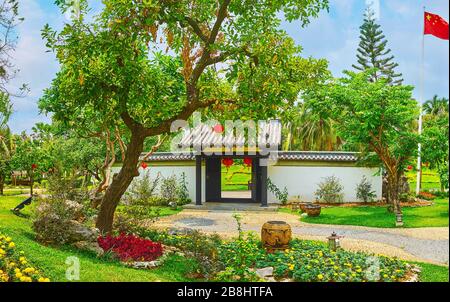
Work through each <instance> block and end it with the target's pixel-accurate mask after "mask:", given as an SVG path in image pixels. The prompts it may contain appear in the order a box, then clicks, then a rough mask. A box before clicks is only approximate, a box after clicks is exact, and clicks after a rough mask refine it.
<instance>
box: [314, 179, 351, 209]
mask: <svg viewBox="0 0 450 302" xmlns="http://www.w3.org/2000/svg"><path fill="white" fill-rule="evenodd" d="M343 190H344V187H343V186H342V185H341V183H340V181H339V178H337V177H336V176H330V177H325V178H324V180H323V181H322V182H321V183H319V188H318V189H317V191H316V192H315V195H316V198H317V200H318V201H320V202H325V203H342V202H343V201H344V193H342V191H343Z"/></svg>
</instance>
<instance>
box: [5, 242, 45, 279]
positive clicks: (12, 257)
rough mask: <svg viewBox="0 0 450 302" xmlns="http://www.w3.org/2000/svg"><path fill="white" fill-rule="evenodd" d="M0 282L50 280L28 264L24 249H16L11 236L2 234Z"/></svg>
mask: <svg viewBox="0 0 450 302" xmlns="http://www.w3.org/2000/svg"><path fill="white" fill-rule="evenodd" d="M0 246H1V248H0V259H1V261H0V282H50V279H48V278H46V277H44V276H42V275H41V274H40V273H39V271H38V270H37V269H36V268H34V267H32V266H30V265H27V264H28V260H27V258H26V257H25V253H24V251H16V245H15V243H14V242H13V241H12V238H11V237H7V236H5V235H2V234H0Z"/></svg>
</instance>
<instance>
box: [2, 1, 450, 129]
mask: <svg viewBox="0 0 450 302" xmlns="http://www.w3.org/2000/svg"><path fill="white" fill-rule="evenodd" d="M367 1H375V7H378V8H379V10H378V17H379V19H378V22H379V23H380V25H381V27H382V29H383V31H384V34H385V36H386V38H387V39H388V47H389V48H390V49H391V50H392V54H393V55H394V56H395V61H396V62H397V63H398V64H399V67H398V71H399V72H401V73H402V74H403V78H404V80H405V84H408V85H413V86H414V87H415V90H414V97H415V98H416V99H420V96H421V93H420V91H421V89H420V87H421V85H420V83H421V81H420V78H421V77H420V74H421V66H422V64H421V62H422V61H421V57H422V55H421V54H422V51H421V49H422V32H423V7H424V6H426V10H427V11H428V12H431V13H435V14H439V15H440V16H442V17H443V18H444V19H445V20H447V22H448V19H449V18H448V17H449V1H448V0H330V9H329V12H326V11H323V12H322V13H321V14H320V16H319V17H318V18H317V19H314V20H312V22H311V23H310V24H309V25H308V26H307V27H306V28H302V27H301V26H300V23H299V22H293V23H287V22H284V23H283V24H282V28H283V29H285V30H286V31H287V32H288V34H289V35H290V36H291V37H293V38H294V39H295V41H296V43H297V44H299V45H301V46H302V47H303V53H302V55H303V56H306V57H309V56H311V57H314V58H324V59H327V60H328V61H329V68H330V70H331V71H332V73H333V75H334V76H341V75H342V71H343V70H350V69H352V67H351V66H352V64H354V63H356V49H357V47H358V43H359V26H360V25H361V23H362V20H363V13H364V9H365V7H366V4H367V3H366V2H367ZM53 2H54V1H53V0H21V1H20V5H21V7H20V13H21V15H22V16H23V17H24V18H25V21H24V22H23V23H22V24H20V26H19V27H18V36H19V39H18V43H17V49H16V51H15V52H14V53H13V57H14V63H15V65H16V67H17V68H18V69H19V73H18V75H17V76H16V77H15V78H14V79H13V81H11V83H10V85H9V90H10V91H15V90H16V89H17V88H18V87H20V86H21V85H22V84H23V83H26V84H27V85H28V86H29V88H30V92H29V94H28V95H27V96H26V97H23V98H13V100H12V101H13V107H14V114H13V116H12V118H11V121H10V127H11V129H12V131H13V132H15V133H20V132H22V131H27V132H30V129H31V128H32V127H33V125H34V124H35V123H37V122H49V121H50V119H49V117H48V116H44V115H41V114H39V110H38V107H37V101H38V100H39V98H40V97H41V96H42V93H43V90H44V89H45V88H47V87H49V86H50V84H51V81H52V79H53V78H54V77H55V75H56V73H57V72H58V69H59V66H58V63H57V62H56V60H55V55H54V54H53V53H51V52H48V51H47V49H46V47H45V43H44V41H43V40H42V39H41V29H42V28H43V27H44V25H45V24H47V23H48V24H50V26H52V27H53V28H55V29H60V28H62V26H63V25H64V23H65V22H68V19H67V18H66V16H64V15H62V14H61V13H60V11H59V9H58V8H57V7H56V6H55V5H54V4H53ZM90 2H91V4H92V6H93V7H94V9H98V7H99V2H100V1H99V0H92V1H90ZM423 66H424V85H423V86H424V98H425V99H429V98H431V97H432V96H433V95H435V94H437V95H438V96H440V97H446V98H448V97H449V42H448V41H444V40H440V39H438V38H435V37H432V36H425V62H424V65H423Z"/></svg>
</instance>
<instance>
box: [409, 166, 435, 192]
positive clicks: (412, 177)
mask: <svg viewBox="0 0 450 302" xmlns="http://www.w3.org/2000/svg"><path fill="white" fill-rule="evenodd" d="M406 176H407V177H408V182H409V187H410V190H411V192H416V184H417V172H416V171H408V172H406ZM440 189H441V183H440V180H439V175H438V173H437V172H436V171H435V170H431V169H428V168H425V167H424V168H423V170H422V185H421V190H422V191H423V190H428V191H433V190H436V191H438V190H440Z"/></svg>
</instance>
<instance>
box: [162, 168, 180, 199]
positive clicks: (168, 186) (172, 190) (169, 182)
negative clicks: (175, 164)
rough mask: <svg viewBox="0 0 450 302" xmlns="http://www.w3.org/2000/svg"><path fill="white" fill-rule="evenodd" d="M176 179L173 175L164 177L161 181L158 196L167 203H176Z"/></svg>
mask: <svg viewBox="0 0 450 302" xmlns="http://www.w3.org/2000/svg"><path fill="white" fill-rule="evenodd" d="M178 191H179V190H178V179H177V177H176V176H175V175H171V176H168V177H164V178H163V179H162V181H161V188H160V194H161V197H162V199H163V200H165V201H166V202H167V203H169V202H171V201H174V202H176V201H177V197H178V196H177V195H178V194H177V193H178Z"/></svg>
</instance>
